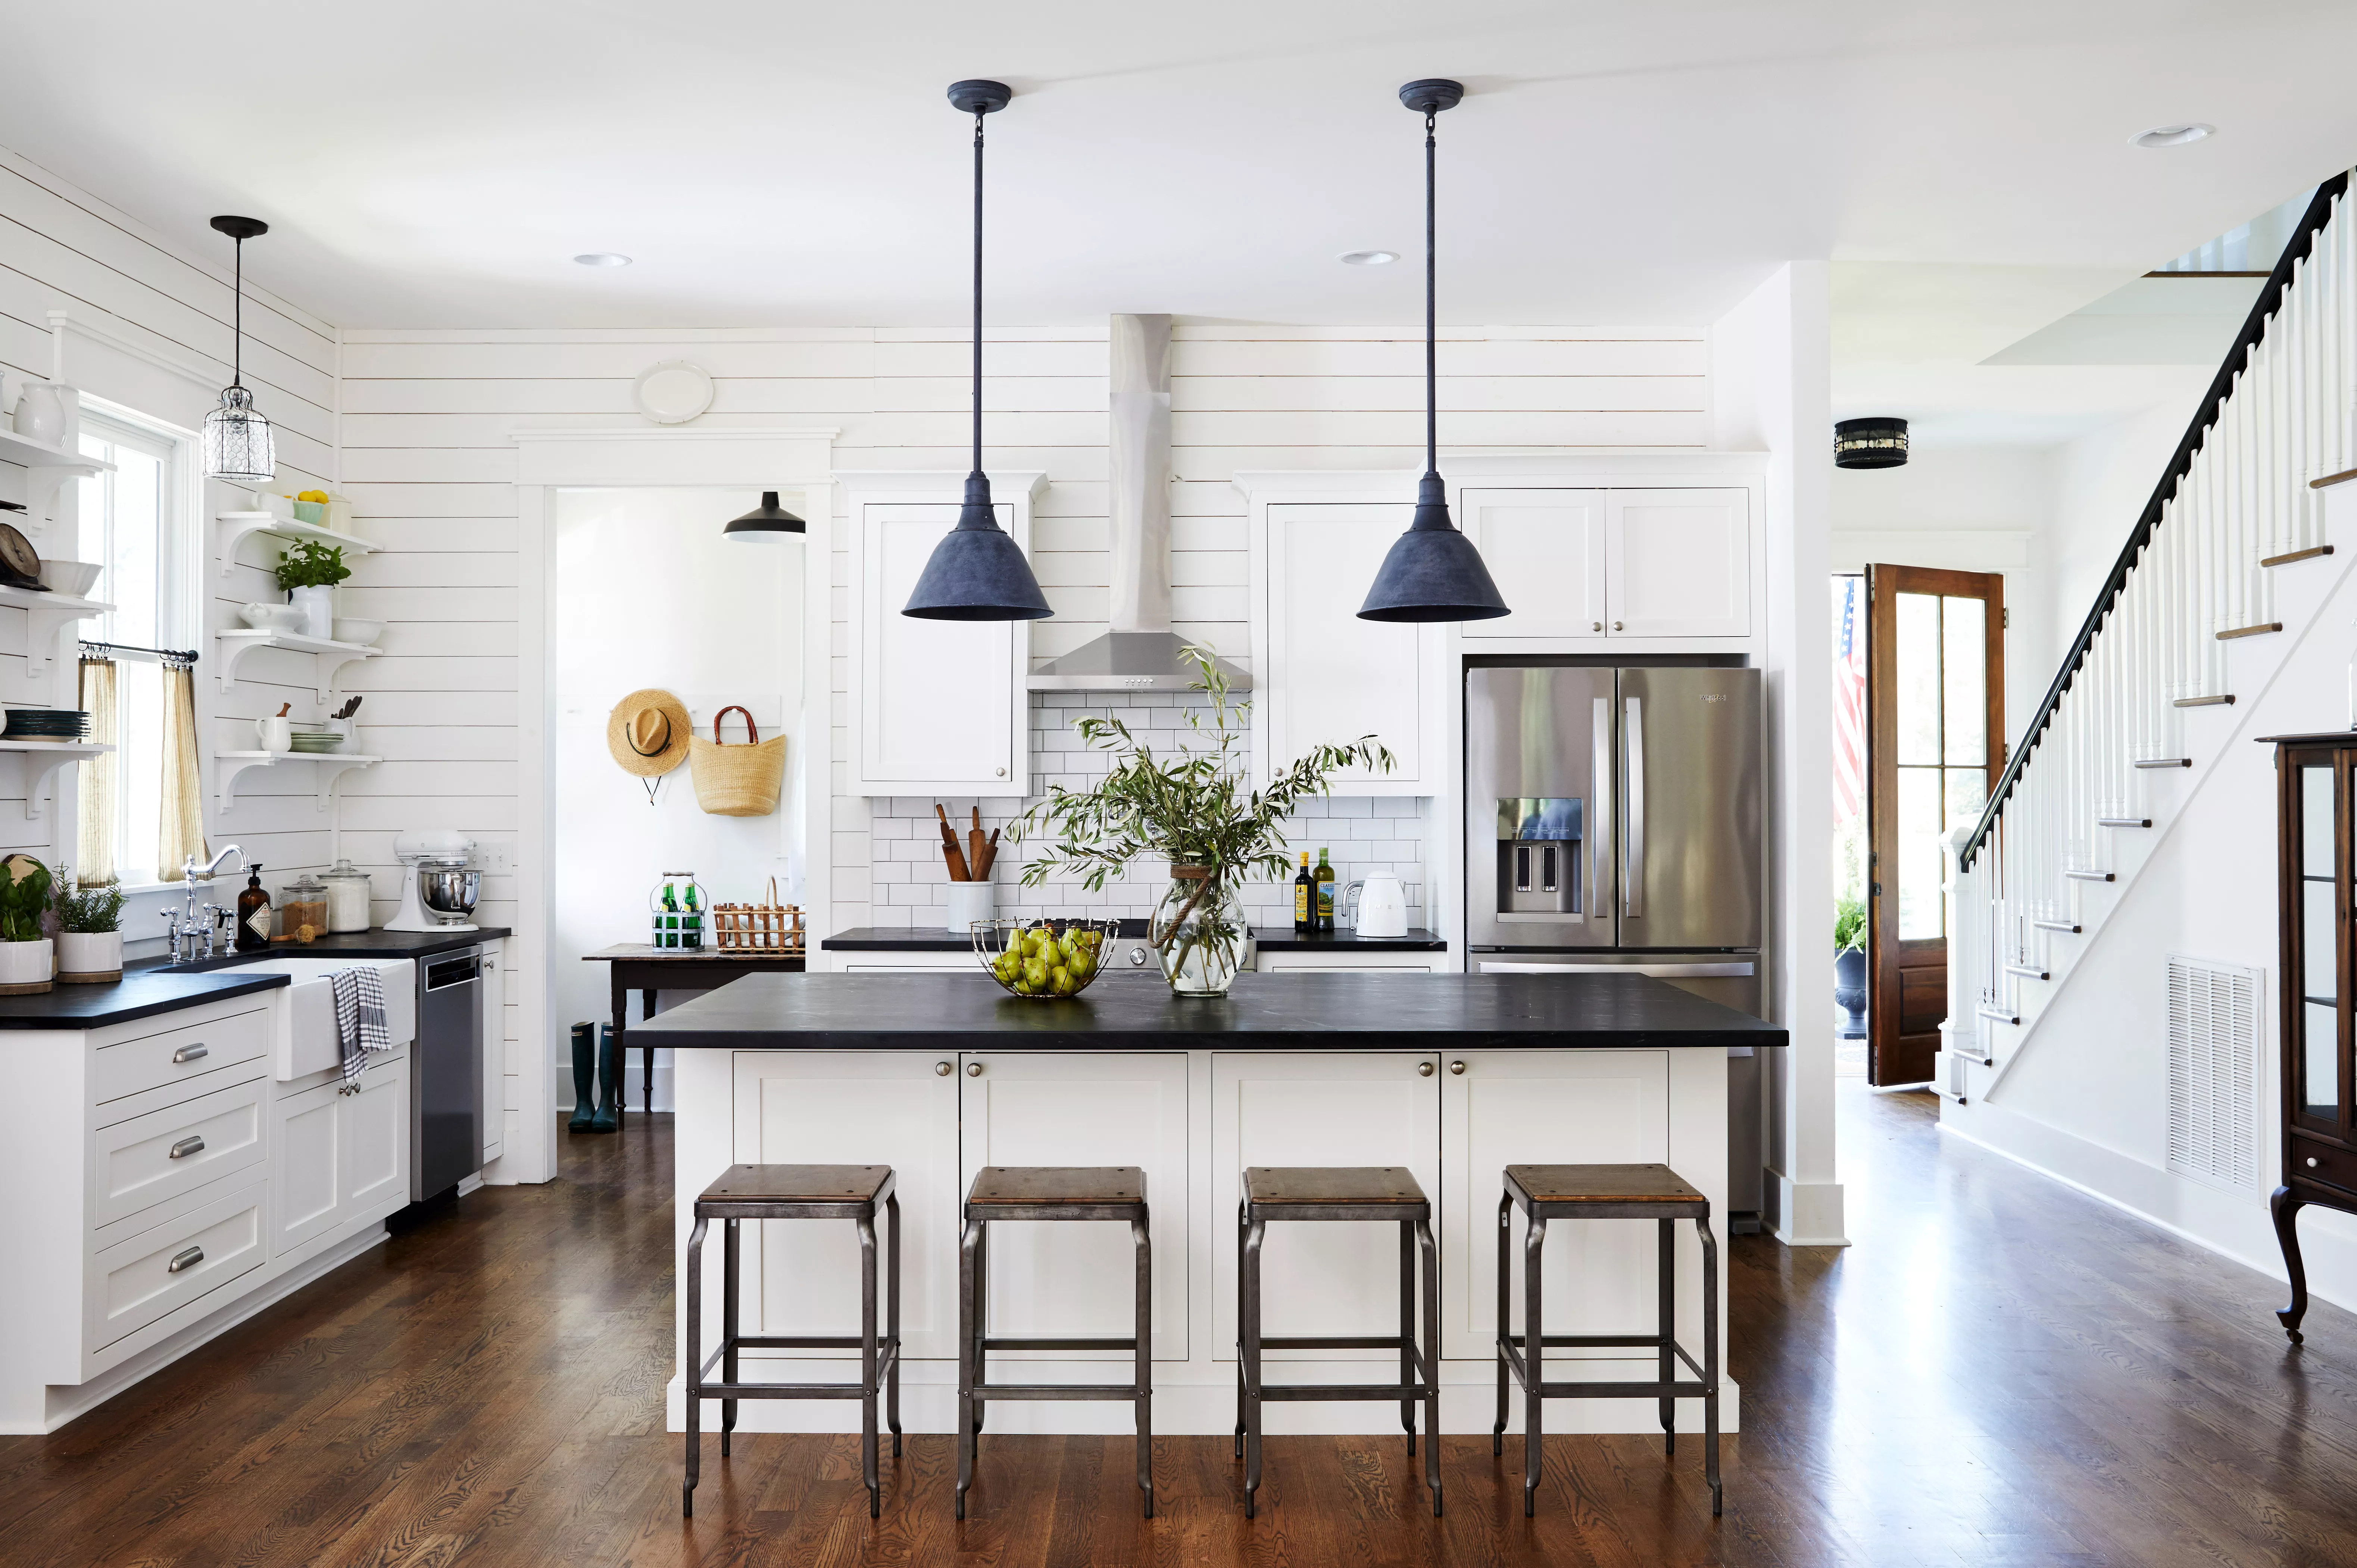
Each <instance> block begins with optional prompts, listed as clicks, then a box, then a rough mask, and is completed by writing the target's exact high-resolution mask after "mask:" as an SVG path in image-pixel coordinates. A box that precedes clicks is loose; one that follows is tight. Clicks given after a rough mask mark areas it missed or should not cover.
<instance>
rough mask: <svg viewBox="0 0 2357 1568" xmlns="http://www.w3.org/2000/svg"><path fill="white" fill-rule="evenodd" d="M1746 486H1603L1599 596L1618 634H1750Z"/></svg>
mask: <svg viewBox="0 0 2357 1568" xmlns="http://www.w3.org/2000/svg"><path fill="white" fill-rule="evenodd" d="M1750 499H1751V497H1750V492H1749V491H1748V490H1740V489H1691V490H1684V489H1679V490H1674V489H1659V490H1651V489H1628V490H1620V489H1616V490H1610V491H1608V492H1606V495H1605V503H1604V520H1605V574H1606V585H1605V602H1606V604H1607V606H1608V607H1609V610H1610V614H1609V617H1608V618H1607V621H1608V624H1609V627H1610V628H1611V630H1612V632H1613V634H1614V635H1616V636H1621V637H1749V636H1750V635H1751V513H1750Z"/></svg>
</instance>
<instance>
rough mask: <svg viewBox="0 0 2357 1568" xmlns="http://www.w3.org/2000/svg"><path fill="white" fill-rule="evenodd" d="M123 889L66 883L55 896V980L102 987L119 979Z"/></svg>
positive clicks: (117, 885) (116, 885)
mask: <svg viewBox="0 0 2357 1568" xmlns="http://www.w3.org/2000/svg"><path fill="white" fill-rule="evenodd" d="M123 900H124V892H123V886H122V884H120V883H118V882H112V881H109V882H75V881H71V880H70V879H69V880H68V884H67V889H66V891H65V892H63V893H60V894H59V895H58V978H59V980H61V981H63V982H65V983H67V984H69V985H102V984H106V983H112V982H113V981H117V980H121V979H122V978H123Z"/></svg>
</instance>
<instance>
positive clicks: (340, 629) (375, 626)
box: [335, 616, 384, 648]
mask: <svg viewBox="0 0 2357 1568" xmlns="http://www.w3.org/2000/svg"><path fill="white" fill-rule="evenodd" d="M335 628H336V631H335V635H336V640H337V641H338V642H356V643H358V644H360V645H361V647H362V648H369V647H373V646H374V645H375V643H376V639H378V638H380V637H382V636H383V635H384V622H382V621H381V620H359V619H354V618H350V617H348V616H338V617H337V618H336V620H335Z"/></svg>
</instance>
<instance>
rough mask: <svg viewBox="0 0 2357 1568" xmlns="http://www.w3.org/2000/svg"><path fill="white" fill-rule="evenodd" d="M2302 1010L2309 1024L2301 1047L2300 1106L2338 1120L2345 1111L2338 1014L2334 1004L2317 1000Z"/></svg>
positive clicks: (2308, 1112) (2304, 1032)
mask: <svg viewBox="0 0 2357 1568" xmlns="http://www.w3.org/2000/svg"><path fill="white" fill-rule="evenodd" d="M2301 1012H2302V1013H2303V1014H2304V1015H2305V1016H2304V1017H2303V1019H2302V1023H2303V1024H2304V1025H2305V1026H2306V1027H2305V1029H2304V1030H2303V1031H2302V1032H2303V1035H2304V1036H2305V1037H2304V1038H2303V1039H2302V1041H2301V1042H2300V1051H2299V1101H2300V1109H2301V1111H2303V1112H2306V1113H2307V1114H2309V1115H2310V1116H2320V1117H2322V1118H2324V1119H2325V1120H2327V1121H2331V1120H2335V1119H2337V1118H2338V1117H2339V1116H2340V1114H2341V1074H2340V1072H2339V1071H2338V1070H2337V1068H2338V1064H2337V1061H2336V1059H2335V1058H2338V1057H2339V1055H2340V1048H2339V1047H2340V1044H2341V1041H2340V1036H2339V1032H2338V1030H2339V1020H2338V1015H2337V1014H2336V1012H2335V1010H2334V1009H2333V1008H2331V1007H2329V1006H2325V1005H2322V1004H2319V1003H2315V1002H2311V1003H2309V1004H2308V1005H2307V1006H2306V1007H2304V1008H2302V1009H2301Z"/></svg>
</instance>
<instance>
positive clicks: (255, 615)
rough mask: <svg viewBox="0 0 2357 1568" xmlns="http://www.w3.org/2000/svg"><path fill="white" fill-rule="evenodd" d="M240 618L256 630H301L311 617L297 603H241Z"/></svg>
mask: <svg viewBox="0 0 2357 1568" xmlns="http://www.w3.org/2000/svg"><path fill="white" fill-rule="evenodd" d="M237 614H238V618H239V619H241V620H242V621H244V622H245V624H246V625H248V626H250V627H252V628H253V629H254V630H256V631H300V630H302V629H303V627H304V623H305V622H306V621H307V620H308V619H309V618H308V617H307V616H306V615H305V614H304V613H303V611H302V609H301V608H300V607H298V606H295V605H264V604H252V605H240V606H239V607H237Z"/></svg>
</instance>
